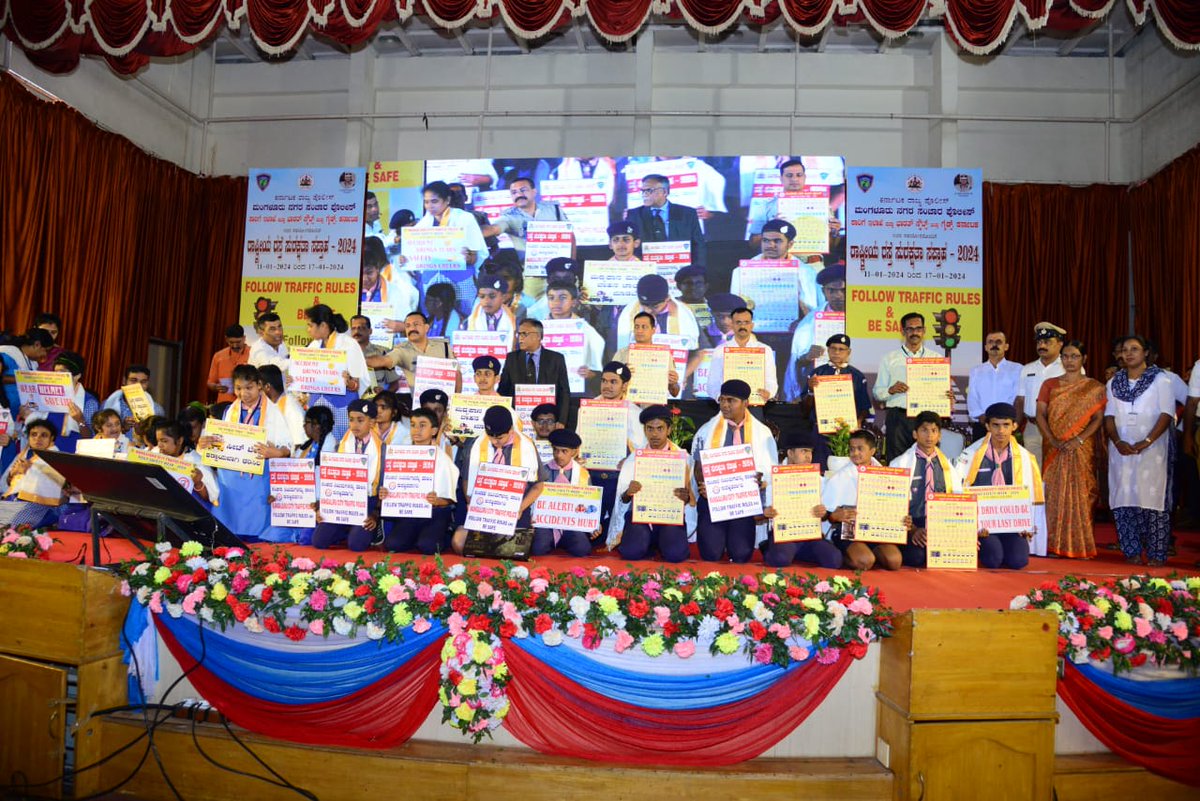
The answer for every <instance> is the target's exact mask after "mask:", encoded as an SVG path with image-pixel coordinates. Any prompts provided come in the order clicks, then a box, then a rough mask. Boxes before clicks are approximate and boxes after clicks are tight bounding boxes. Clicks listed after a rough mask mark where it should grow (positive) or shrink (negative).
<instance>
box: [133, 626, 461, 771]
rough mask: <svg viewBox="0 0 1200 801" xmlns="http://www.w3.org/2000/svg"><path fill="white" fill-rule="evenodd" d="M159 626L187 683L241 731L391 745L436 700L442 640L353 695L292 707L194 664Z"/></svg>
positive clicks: (307, 739) (333, 742) (363, 745)
mask: <svg viewBox="0 0 1200 801" xmlns="http://www.w3.org/2000/svg"><path fill="white" fill-rule="evenodd" d="M156 627H157V629H158V633H159V635H160V636H161V637H162V638H163V642H164V643H166V645H167V648H168V649H170V651H171V654H172V655H173V656H174V657H175V659H176V660H177V661H178V662H179V666H180V667H181V668H183V670H184V672H186V673H187V677H188V681H190V682H191V683H192V686H194V687H195V688H196V690H197V691H199V693H200V694H201V695H202V696H204V699H205V700H206V701H208V702H209V703H210V704H212V705H213V706H214V707H216V708H217V710H218V711H219V712H220V713H221V714H222V715H224V716H225V717H227V718H229V719H230V720H231V721H233V722H234V723H236V724H237V725H238V726H241V727H242V728H243V729H247V730H249V731H253V732H257V733H259V734H265V735H266V736H268V737H278V738H279V739H281V740H288V741H290V742H294V743H308V744H311V745H325V746H329V745H336V746H348V747H353V748H393V747H395V746H397V745H400V744H402V743H405V742H407V741H408V740H409V739H410V738H412V736H413V735H414V734H415V733H416V731H417V729H419V728H420V727H421V724H422V723H424V722H425V718H426V717H428V716H429V710H431V709H433V706H434V704H436V703H437V700H438V662H439V660H440V658H441V651H442V643H441V642H440V641H439V642H436V643H433V644H431V645H430V646H429V647H428V648H426V649H425V650H424V651H422V652H421V653H419V654H418V655H417V656H415V657H413V659H412V661H411V662H410V663H408V664H407V665H406V666H405V669H404V670H403V671H397V672H396V673H394V674H392V675H390V676H385V677H384V678H382V679H380V680H379V681H377V682H375V683H374V684H372V685H370V686H369V687H365V688H363V689H362V690H360V691H358V692H356V693H354V694H352V695H348V696H346V697H345V698H339V699H338V700H336V701H328V702H325V703H319V704H304V705H302V706H293V705H289V704H277V703H272V702H270V701H262V700H260V699H258V698H255V697H254V696H252V695H247V694H246V693H243V692H241V691H240V690H237V689H235V688H234V687H232V686H230V685H229V684H226V683H225V682H224V681H221V679H220V678H218V677H217V676H215V675H213V674H212V673H210V672H209V671H208V670H207V669H206V668H204V667H203V666H196V660H194V659H192V657H191V655H190V654H188V652H187V650H186V649H185V648H183V647H182V646H180V645H179V643H178V642H177V641H176V640H175V638H174V637H173V636H172V635H171V631H170V629H168V628H167V627H166V626H164V625H162V624H161V622H158V621H156ZM193 668H194V669H193ZM188 671H190V672H188Z"/></svg>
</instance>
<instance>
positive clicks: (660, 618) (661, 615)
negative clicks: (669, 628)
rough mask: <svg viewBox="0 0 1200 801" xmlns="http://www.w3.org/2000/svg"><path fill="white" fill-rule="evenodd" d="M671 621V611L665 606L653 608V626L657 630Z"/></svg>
mask: <svg viewBox="0 0 1200 801" xmlns="http://www.w3.org/2000/svg"><path fill="white" fill-rule="evenodd" d="M670 620H671V610H670V609H668V608H667V607H665V606H656V607H654V624H655V625H656V626H658V627H659V628H662V627H663V626H665V625H667V623H668V622H670Z"/></svg>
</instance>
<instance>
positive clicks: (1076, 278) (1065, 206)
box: [983, 183, 1129, 377]
mask: <svg viewBox="0 0 1200 801" xmlns="http://www.w3.org/2000/svg"><path fill="white" fill-rule="evenodd" d="M1128 227H1129V221H1128V213H1127V204H1126V190H1125V187H1123V186H1109V185H1094V186H1087V187H1070V186H1062V185H1056V184H995V183H986V184H985V185H984V190H983V265H984V270H983V298H984V307H983V324H984V329H985V331H994V330H1000V331H1004V332H1005V333H1006V334H1007V335H1008V340H1009V343H1010V348H1009V352H1008V358H1009V359H1011V360H1013V361H1015V362H1030V361H1033V360H1034V359H1036V358H1037V352H1036V351H1035V350H1034V339H1033V327H1034V326H1035V325H1036V324H1037V323H1039V322H1042V321H1043V320H1045V321H1048V322H1052V323H1055V324H1057V325H1060V326H1062V327H1063V328H1065V329H1067V338H1068V339H1080V340H1082V341H1083V342H1084V343H1085V344H1087V346H1088V350H1089V360H1088V366H1089V374H1090V375H1097V374H1099V375H1100V376H1101V377H1103V374H1104V367H1105V366H1106V365H1107V364H1108V356H1109V352H1110V350H1111V348H1110V345H1109V342H1110V340H1111V339H1112V337H1114V336H1117V335H1119V334H1123V333H1125V330H1126V328H1127V327H1128V319H1129V291H1128V284H1129V281H1128V278H1127V272H1126V262H1127V259H1126V255H1127V238H1126V236H1127V231H1128Z"/></svg>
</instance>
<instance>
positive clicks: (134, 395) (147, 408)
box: [121, 384, 154, 420]
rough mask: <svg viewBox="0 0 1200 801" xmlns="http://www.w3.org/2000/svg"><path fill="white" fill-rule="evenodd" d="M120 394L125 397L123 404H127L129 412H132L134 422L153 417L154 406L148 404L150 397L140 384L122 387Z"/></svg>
mask: <svg viewBox="0 0 1200 801" xmlns="http://www.w3.org/2000/svg"><path fill="white" fill-rule="evenodd" d="M121 394H122V395H124V396H125V403H127V404H129V411H131V412H133V419H134V420H148V419H149V418H151V417H153V416H154V404H153V403H151V402H150V397H149V396H148V395H147V394H146V390H145V389H143V388H142V385H141V384H129V385H127V386H123V387H121Z"/></svg>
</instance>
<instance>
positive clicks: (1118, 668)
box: [1011, 576, 1200, 675]
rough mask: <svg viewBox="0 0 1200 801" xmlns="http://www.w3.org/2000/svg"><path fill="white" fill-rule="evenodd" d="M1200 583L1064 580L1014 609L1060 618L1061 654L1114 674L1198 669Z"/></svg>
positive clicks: (1015, 603)
mask: <svg viewBox="0 0 1200 801" xmlns="http://www.w3.org/2000/svg"><path fill="white" fill-rule="evenodd" d="M1198 597H1200V577H1195V576H1193V577H1189V578H1186V579H1183V578H1174V577H1172V578H1171V579H1164V578H1154V577H1151V576H1130V577H1129V578H1125V579H1120V580H1112V581H1105V582H1095V581H1091V580H1088V579H1079V578H1075V577H1073V576H1066V577H1064V578H1063V579H1061V580H1060V581H1059V582H1058V583H1054V582H1049V581H1048V582H1045V583H1044V584H1042V585H1041V586H1040V587H1038V588H1037V589H1036V590H1033V591H1031V592H1030V593H1028V594H1027V595H1018V596H1017V597H1016V598H1014V599H1013V600H1012V603H1011V608H1013V609H1026V608H1036V609H1051V610H1053V611H1054V612H1055V613H1056V614H1057V615H1058V620H1059V627H1058V654H1059V656H1060V657H1064V658H1067V659H1070V660H1071V661H1072V662H1087V661H1089V660H1091V661H1097V662H1111V664H1112V670H1113V673H1114V674H1118V673H1121V672H1124V671H1128V670H1131V669H1133V668H1136V667H1140V666H1142V665H1145V664H1147V663H1149V664H1152V665H1156V666H1159V667H1165V666H1178V667H1179V668H1180V669H1181V670H1184V671H1186V672H1187V673H1188V674H1190V675H1195V674H1196V672H1197V669H1200V600H1198Z"/></svg>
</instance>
